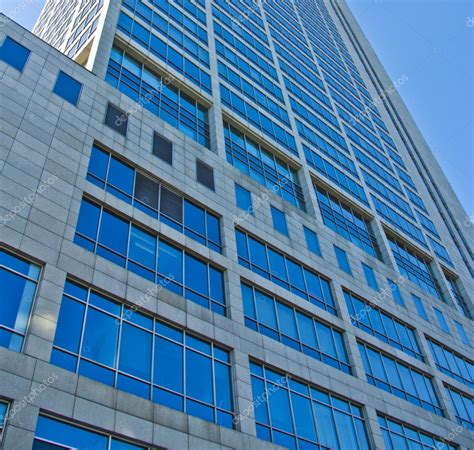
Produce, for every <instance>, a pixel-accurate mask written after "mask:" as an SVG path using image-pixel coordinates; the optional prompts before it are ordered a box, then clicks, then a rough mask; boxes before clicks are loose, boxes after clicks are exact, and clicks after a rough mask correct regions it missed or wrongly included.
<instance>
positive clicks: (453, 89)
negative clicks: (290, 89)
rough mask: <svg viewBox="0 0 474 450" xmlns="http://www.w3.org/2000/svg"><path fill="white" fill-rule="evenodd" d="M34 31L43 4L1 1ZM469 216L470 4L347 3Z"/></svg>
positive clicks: (425, 0) (464, 0)
mask: <svg viewBox="0 0 474 450" xmlns="http://www.w3.org/2000/svg"><path fill="white" fill-rule="evenodd" d="M0 2H1V11H2V12H6V13H7V14H8V15H10V16H11V17H12V18H14V19H15V20H16V21H17V22H19V23H21V24H22V25H23V26H24V27H26V28H29V29H31V27H32V26H33V24H34V22H35V20H36V18H37V16H38V14H39V12H40V10H41V7H42V6H43V3H44V1H43V0H0ZM347 3H348V4H349V6H350V8H351V9H352V11H353V13H354V15H355V17H356V19H357V20H358V21H359V23H360V25H361V27H362V29H363V30H364V32H365V33H366V35H367V37H368V39H369V41H370V42H371V44H372V46H373V47H374V49H375V51H376V53H377V55H378V56H379V58H380V60H381V61H382V63H383V64H384V66H385V68H386V70H387V72H388V74H389V75H390V77H391V78H392V79H393V80H397V79H398V78H400V77H401V76H403V75H405V76H406V77H408V80H407V81H406V82H405V83H404V84H403V85H402V86H400V88H399V92H400V94H401V96H402V98H403V100H404V101H405V102H406V104H407V106H408V109H409V110H410V112H411V114H412V115H413V117H414V119H415V121H416V123H417V124H418V126H419V127H420V129H421V131H422V132H423V134H424V136H425V138H426V140H427V142H428V144H429V145H430V146H431V149H432V150H433V152H434V154H435V156H436V158H437V159H438V161H439V163H440V165H441V166H442V167H443V169H444V171H445V173H446V175H447V177H448V179H449V180H450V182H451V184H452V186H453V188H454V190H455V191H456V193H457V195H458V197H459V199H460V200H461V203H462V204H463V205H464V208H465V209H466V212H467V214H468V215H470V216H471V215H473V214H474V183H473V175H472V174H473V172H474V131H473V130H474V122H473V117H474V1H472V0H347Z"/></svg>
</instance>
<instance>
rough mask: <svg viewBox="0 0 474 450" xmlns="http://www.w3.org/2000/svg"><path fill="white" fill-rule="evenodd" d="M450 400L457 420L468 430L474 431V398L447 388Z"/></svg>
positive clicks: (449, 387)
mask: <svg viewBox="0 0 474 450" xmlns="http://www.w3.org/2000/svg"><path fill="white" fill-rule="evenodd" d="M445 388H446V392H447V393H448V397H449V400H450V401H451V405H452V407H453V409H454V413H455V415H456V420H457V421H458V422H459V423H460V424H462V425H463V426H465V427H466V428H468V429H470V430H473V431H474V398H473V397H472V396H471V395H468V394H466V393H461V392H459V391H456V390H455V389H453V388H452V387H451V386H445Z"/></svg>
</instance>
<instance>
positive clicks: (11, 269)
mask: <svg viewBox="0 0 474 450" xmlns="http://www.w3.org/2000/svg"><path fill="white" fill-rule="evenodd" d="M40 272H41V269H40V267H39V266H38V265H37V264H34V263H31V262H29V261H27V260H26V259H23V258H21V257H19V256H17V255H15V254H14V253H11V252H8V251H6V250H5V249H0V286H1V289H0V346H1V347H6V348H8V349H10V350H14V351H17V352H19V351H21V349H22V347H23V341H24V339H25V334H26V329H27V327H28V322H29V318H30V314H31V309H32V306H33V301H34V299H35V293H36V289H37V287H38V280H39V277H40Z"/></svg>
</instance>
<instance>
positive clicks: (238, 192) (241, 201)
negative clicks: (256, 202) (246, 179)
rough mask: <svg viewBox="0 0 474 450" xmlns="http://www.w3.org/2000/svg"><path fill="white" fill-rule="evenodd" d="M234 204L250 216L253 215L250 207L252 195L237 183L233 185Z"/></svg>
mask: <svg viewBox="0 0 474 450" xmlns="http://www.w3.org/2000/svg"><path fill="white" fill-rule="evenodd" d="M235 202H236V203H237V206H238V207H239V208H240V209H243V210H245V211H248V212H249V213H250V214H252V215H254V211H253V207H252V194H251V193H250V191H248V190H247V189H245V188H244V187H242V186H241V185H240V184H237V183H235Z"/></svg>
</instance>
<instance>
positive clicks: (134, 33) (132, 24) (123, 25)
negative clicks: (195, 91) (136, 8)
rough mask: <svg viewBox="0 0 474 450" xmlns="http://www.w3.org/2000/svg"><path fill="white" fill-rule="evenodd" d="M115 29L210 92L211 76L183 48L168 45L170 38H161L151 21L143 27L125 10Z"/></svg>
mask: <svg viewBox="0 0 474 450" xmlns="http://www.w3.org/2000/svg"><path fill="white" fill-rule="evenodd" d="M117 30H120V31H121V32H122V33H124V34H126V35H127V36H128V37H130V38H131V39H133V41H135V42H136V43H137V44H138V45H139V46H140V47H142V48H143V49H144V50H147V51H150V52H151V53H152V54H153V55H155V56H156V57H157V58H159V59H160V60H162V61H163V62H164V63H165V64H166V65H169V66H170V67H173V69H175V70H176V71H177V72H179V73H181V74H182V75H184V76H185V77H186V78H187V79H188V80H190V81H191V82H192V83H194V84H195V85H196V86H197V87H198V88H200V89H202V90H203V91H205V92H207V93H209V94H210V93H211V92H212V89H211V76H210V75H209V73H208V72H207V71H206V70H204V69H202V68H201V67H200V65H198V64H195V63H194V62H193V61H191V59H190V58H187V57H186V56H183V50H182V49H180V50H179V51H178V50H175V48H174V47H173V46H172V45H170V40H168V38H167V37H166V38H165V39H161V38H160V37H158V36H157V34H155V32H153V31H152V30H156V28H154V27H153V28H151V23H150V24H149V27H148V28H145V27H144V26H142V25H141V24H140V22H139V21H138V20H136V19H133V18H131V17H130V16H129V15H128V14H127V13H125V11H122V12H121V13H120V16H119V21H118V25H117Z"/></svg>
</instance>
